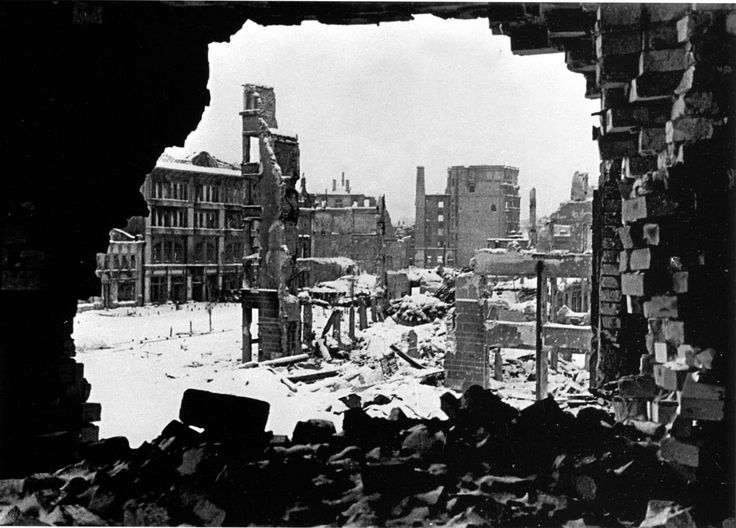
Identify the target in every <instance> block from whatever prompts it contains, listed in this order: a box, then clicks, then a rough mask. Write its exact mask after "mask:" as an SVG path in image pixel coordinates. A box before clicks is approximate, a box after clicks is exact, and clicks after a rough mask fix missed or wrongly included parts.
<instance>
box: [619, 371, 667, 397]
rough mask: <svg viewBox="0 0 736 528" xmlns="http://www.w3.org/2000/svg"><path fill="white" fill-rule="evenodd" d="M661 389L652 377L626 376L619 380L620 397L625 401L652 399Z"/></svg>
mask: <svg viewBox="0 0 736 528" xmlns="http://www.w3.org/2000/svg"><path fill="white" fill-rule="evenodd" d="M658 392H659V389H658V388H657V385H656V384H655V383H654V379H653V378H652V377H651V376H624V377H622V378H620V379H619V380H618V395H619V397H621V398H623V399H625V400H631V399H638V398H644V399H651V398H654V397H655V396H656V395H657V393H658Z"/></svg>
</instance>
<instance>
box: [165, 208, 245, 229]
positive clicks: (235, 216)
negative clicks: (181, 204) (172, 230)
mask: <svg viewBox="0 0 736 528" xmlns="http://www.w3.org/2000/svg"><path fill="white" fill-rule="evenodd" d="M187 213H188V211H187V210H186V209H184V208H177V207H152V208H151V225H152V226H154V227H189V226H188V222H189V220H188V217H187ZM243 226H244V221H243V214H242V213H240V212H237V211H226V212H225V225H224V227H225V229H243ZM193 227H197V228H204V229H218V228H220V214H219V212H218V211H195V213H194V226H193Z"/></svg>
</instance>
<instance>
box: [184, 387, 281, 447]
mask: <svg viewBox="0 0 736 528" xmlns="http://www.w3.org/2000/svg"><path fill="white" fill-rule="evenodd" d="M269 409H270V405H269V403H268V402H265V401H261V400H256V399H253V398H246V397H244V396H233V395H231V394H218V393H215V392H207V391H203V390H197V389H187V390H186V391H184V395H183V397H182V400H181V408H180V409H179V419H180V420H181V421H182V422H183V423H185V424H187V425H194V426H196V427H202V428H204V429H205V430H206V431H207V432H208V433H214V434H216V435H220V434H221V435H225V436H237V437H247V438H253V439H260V438H261V437H262V436H263V432H264V430H265V427H266V422H267V421H268V413H269Z"/></svg>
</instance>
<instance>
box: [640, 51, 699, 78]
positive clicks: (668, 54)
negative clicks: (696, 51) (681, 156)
mask: <svg viewBox="0 0 736 528" xmlns="http://www.w3.org/2000/svg"><path fill="white" fill-rule="evenodd" d="M694 62H695V60H694V59H693V54H692V52H691V51H690V46H689V45H685V46H681V47H679V48H675V49H660V50H651V51H645V52H643V53H642V54H641V55H639V72H638V74H639V75H643V74H644V73H646V72H682V71H685V70H686V69H688V68H689V67H690V66H691V65H692V64H693V63H694Z"/></svg>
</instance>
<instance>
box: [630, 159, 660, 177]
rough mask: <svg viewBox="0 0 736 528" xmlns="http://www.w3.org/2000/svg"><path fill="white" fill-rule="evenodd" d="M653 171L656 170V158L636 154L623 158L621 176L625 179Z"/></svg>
mask: <svg viewBox="0 0 736 528" xmlns="http://www.w3.org/2000/svg"><path fill="white" fill-rule="evenodd" d="M653 170H657V157H656V156H640V155H638V154H637V155H635V156H630V157H627V158H624V163H623V167H622V175H623V176H624V177H625V178H637V177H639V176H643V175H645V174H646V173H647V172H651V171H653Z"/></svg>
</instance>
